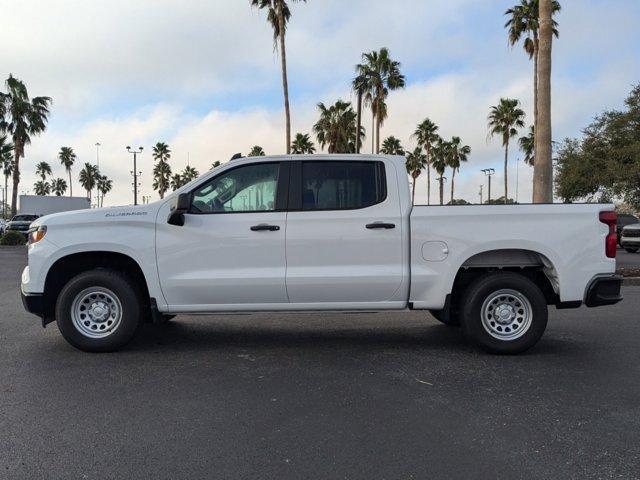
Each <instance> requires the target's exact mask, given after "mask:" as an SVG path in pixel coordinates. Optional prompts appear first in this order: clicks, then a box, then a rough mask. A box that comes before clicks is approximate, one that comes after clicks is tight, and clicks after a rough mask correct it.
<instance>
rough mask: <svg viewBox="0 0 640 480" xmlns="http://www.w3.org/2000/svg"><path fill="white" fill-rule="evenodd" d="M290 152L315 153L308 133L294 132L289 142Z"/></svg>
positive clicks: (314, 147)
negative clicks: (290, 142) (294, 134)
mask: <svg viewBox="0 0 640 480" xmlns="http://www.w3.org/2000/svg"><path fill="white" fill-rule="evenodd" d="M356 140H357V139H356ZM291 153H295V154H298V155H305V154H311V153H316V146H315V145H314V144H313V142H312V141H311V137H310V136H309V134H308V133H304V134H303V133H296V138H294V139H293V143H292V144H291Z"/></svg>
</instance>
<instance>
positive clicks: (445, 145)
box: [431, 137, 450, 205]
mask: <svg viewBox="0 0 640 480" xmlns="http://www.w3.org/2000/svg"><path fill="white" fill-rule="evenodd" d="M449 150H450V145H449V142H445V141H444V140H443V139H442V138H440V137H436V138H435V139H434V141H433V144H432V146H431V166H432V167H433V169H434V170H435V171H436V173H437V174H438V178H437V180H438V184H439V187H440V205H444V172H445V170H446V169H447V167H448V166H449V163H450V162H449Z"/></svg>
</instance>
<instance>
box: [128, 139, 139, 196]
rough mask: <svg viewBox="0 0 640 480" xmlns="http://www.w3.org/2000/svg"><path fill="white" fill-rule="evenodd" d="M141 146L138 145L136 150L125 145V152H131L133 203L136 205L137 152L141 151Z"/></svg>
mask: <svg viewBox="0 0 640 480" xmlns="http://www.w3.org/2000/svg"><path fill="white" fill-rule="evenodd" d="M142 149H143V147H138V149H137V150H131V147H127V152H129V153H132V154H133V204H134V205H138V163H137V161H138V154H139V153H142Z"/></svg>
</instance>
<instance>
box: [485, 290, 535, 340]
mask: <svg viewBox="0 0 640 480" xmlns="http://www.w3.org/2000/svg"><path fill="white" fill-rule="evenodd" d="M480 316H481V318H482V326H483V327H484V329H485V331H486V332H487V333H488V334H489V335H491V336H492V337H493V338H497V339H498V340H505V341H510V340H516V339H518V338H520V337H522V336H523V335H524V334H525V333H527V331H528V330H529V328H530V327H531V321H532V320H533V309H532V308H531V302H529V300H528V299H527V297H525V296H524V295H523V294H522V293H520V292H518V291H516V290H511V289H504V290H498V291H496V292H493V293H492V294H491V295H489V296H488V297H487V298H486V300H485V301H484V303H483V304H482V309H481V310H480Z"/></svg>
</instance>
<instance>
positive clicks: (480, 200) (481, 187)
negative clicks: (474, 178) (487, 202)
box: [480, 185, 484, 205]
mask: <svg viewBox="0 0 640 480" xmlns="http://www.w3.org/2000/svg"><path fill="white" fill-rule="evenodd" d="M482 187H484V185H480V205H482Z"/></svg>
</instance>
